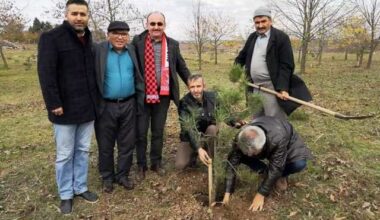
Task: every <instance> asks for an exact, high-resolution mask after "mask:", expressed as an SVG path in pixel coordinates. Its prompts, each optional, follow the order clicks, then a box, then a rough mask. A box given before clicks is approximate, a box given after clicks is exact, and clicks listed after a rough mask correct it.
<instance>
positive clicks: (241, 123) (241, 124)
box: [234, 120, 247, 129]
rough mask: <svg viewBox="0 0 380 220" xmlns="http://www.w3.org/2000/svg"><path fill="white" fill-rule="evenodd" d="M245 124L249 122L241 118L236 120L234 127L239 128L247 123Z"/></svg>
mask: <svg viewBox="0 0 380 220" xmlns="http://www.w3.org/2000/svg"><path fill="white" fill-rule="evenodd" d="M245 124H247V122H246V121H244V120H239V121H237V122H235V124H234V127H235V128H238V129H239V128H241V127H242V126H243V125H245Z"/></svg>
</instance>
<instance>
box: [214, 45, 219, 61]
mask: <svg viewBox="0 0 380 220" xmlns="http://www.w3.org/2000/svg"><path fill="white" fill-rule="evenodd" d="M214 43H215V45H214V55H215V56H214V58H215V62H214V64H215V65H216V64H218V45H217V43H216V42H214Z"/></svg>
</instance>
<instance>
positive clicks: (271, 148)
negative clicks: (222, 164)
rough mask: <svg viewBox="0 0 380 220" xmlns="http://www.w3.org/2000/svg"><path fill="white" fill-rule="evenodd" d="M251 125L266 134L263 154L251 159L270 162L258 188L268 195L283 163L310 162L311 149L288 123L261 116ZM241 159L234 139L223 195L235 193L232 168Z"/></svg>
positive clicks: (261, 192)
mask: <svg viewBox="0 0 380 220" xmlns="http://www.w3.org/2000/svg"><path fill="white" fill-rule="evenodd" d="M250 125H254V126H258V127H260V128H262V129H263V130H264V132H265V135H266V142H265V145H264V148H263V150H262V152H261V153H260V154H258V155H256V156H252V157H251V158H256V159H267V160H268V161H269V164H268V169H267V171H266V172H267V175H266V178H265V179H264V181H263V182H262V183H261V185H260V187H259V189H258V192H259V193H260V194H262V195H264V196H267V195H269V193H270V191H271V189H272V187H273V185H274V183H275V182H276V181H277V179H278V178H280V177H281V175H282V172H283V170H284V168H285V165H286V164H288V163H292V162H295V161H298V160H304V159H310V158H312V156H311V152H310V150H309V149H308V148H307V147H306V145H305V143H304V142H303V140H302V139H301V138H300V136H299V135H298V134H297V132H296V131H295V130H294V128H293V126H292V125H291V124H290V123H289V122H288V121H285V120H280V119H277V118H274V117H269V116H264V117H259V118H257V119H255V120H253V121H252V122H251V123H250ZM243 157H248V156H246V155H244V154H243V153H242V151H241V150H240V149H239V146H238V145H237V140H235V141H234V144H233V149H232V151H231V152H230V153H229V155H228V160H229V162H230V163H231V164H230V165H229V164H228V165H227V166H226V192H231V193H232V192H233V191H234V185H235V178H236V175H235V172H234V168H235V169H236V167H237V166H238V165H239V164H240V162H241V160H242V158H243ZM249 158H250V157H248V159H249ZM231 165H232V166H233V167H234V168H232V167H231Z"/></svg>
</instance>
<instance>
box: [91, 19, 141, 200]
mask: <svg viewBox="0 0 380 220" xmlns="http://www.w3.org/2000/svg"><path fill="white" fill-rule="evenodd" d="M107 39H108V40H107V41H104V42H102V43H100V44H98V45H96V46H95V49H94V51H95V71H96V81H97V86H98V90H99V97H98V117H97V119H96V121H95V133H96V140H97V142H98V148H99V172H100V175H101V176H102V179H103V190H104V191H105V192H107V193H111V192H112V191H113V182H117V183H119V184H120V185H122V186H123V187H124V188H125V189H127V190H131V189H133V188H134V183H133V180H132V179H131V178H130V177H129V171H130V169H131V166H132V157H133V151H134V148H135V141H136V126H135V124H136V114H137V109H138V107H137V106H138V104H137V102H138V100H139V97H140V98H142V99H141V100H140V101H141V103H142V102H143V98H144V88H143V86H144V85H143V78H142V76H141V73H140V70H139V68H138V65H137V59H136V54H135V50H134V47H133V46H132V45H130V44H128V41H129V26H128V24H127V23H125V22H122V21H113V22H111V23H110V24H109V26H108V34H107ZM115 143H116V144H117V149H118V151H117V153H118V155H117V166H116V170H115V168H114V147H115Z"/></svg>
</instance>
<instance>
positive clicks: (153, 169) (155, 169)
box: [150, 164, 166, 176]
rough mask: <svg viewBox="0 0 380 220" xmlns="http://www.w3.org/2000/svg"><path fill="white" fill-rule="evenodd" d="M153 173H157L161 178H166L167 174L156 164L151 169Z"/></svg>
mask: <svg viewBox="0 0 380 220" xmlns="http://www.w3.org/2000/svg"><path fill="white" fill-rule="evenodd" d="M150 169H151V170H152V171H153V172H156V173H157V174H158V175H159V176H164V175H165V174H166V171H165V169H164V168H163V167H162V165H160V164H154V165H152V166H151V167H150Z"/></svg>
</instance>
